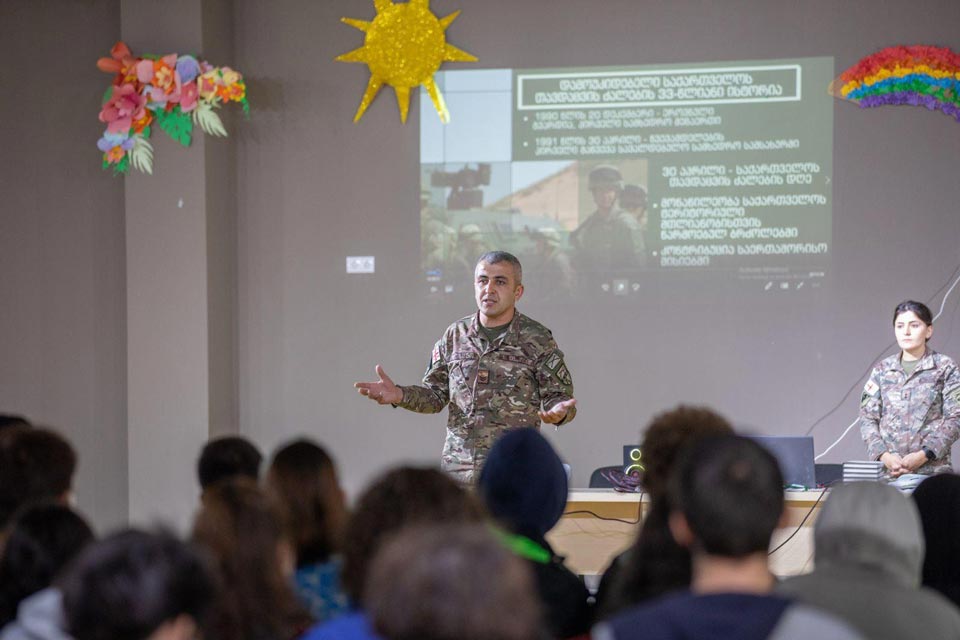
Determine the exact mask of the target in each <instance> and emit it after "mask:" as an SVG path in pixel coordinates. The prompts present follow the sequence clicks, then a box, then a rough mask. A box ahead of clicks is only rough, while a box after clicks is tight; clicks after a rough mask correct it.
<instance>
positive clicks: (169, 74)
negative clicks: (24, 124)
mask: <svg viewBox="0 0 960 640" xmlns="http://www.w3.org/2000/svg"><path fill="white" fill-rule="evenodd" d="M97 67H99V68H100V70H101V71H106V72H107V73H113V74H116V75H115V76H114V78H113V84H112V85H111V86H110V88H109V89H107V92H106V93H105V94H104V96H103V108H102V109H101V110H100V121H101V122H105V123H106V124H107V130H106V131H104V133H103V137H102V138H100V140H99V141H98V142H97V147H98V148H99V149H100V151H102V152H103V168H104V169H108V168H109V169H113V172H114V174H118V173H127V172H129V171H130V167H131V166H132V167H133V168H135V169H137V170H139V171H142V172H144V173H150V174H152V173H153V145H151V144H150V140H149V138H150V130H151V125H152V124H154V123H156V125H157V126H159V127H160V128H161V129H163V130H164V131H165V132H167V134H168V135H169V136H170V137H171V138H173V139H174V140H176V141H177V142H179V143H180V144H182V145H183V146H185V147H186V146H189V144H190V140H191V136H192V134H193V127H194V125H197V126H199V127H200V129H202V130H203V131H204V132H205V133H207V134H209V135H212V136H226V135H227V130H226V129H225V128H224V126H223V122H222V121H221V120H220V116H219V115H217V112H216V110H217V109H219V108H220V105H221V103H225V102H239V103H240V104H241V105H243V111H244V113H249V112H250V105H249V104H248V103H247V87H246V84H245V83H244V81H243V76H241V75H240V74H239V73H237V72H236V71H234V70H233V69H231V68H230V67H214V66H213V65H211V64H210V63H209V62H206V61H204V60H197V59H196V58H195V57H193V56H189V55H184V56H178V55H177V54H175V53H171V54H169V55H165V56H152V55H146V56H143V57H142V58H135V57H133V55H132V54H131V53H130V49H129V48H128V47H127V45H125V44H124V43H123V42H118V43H117V44H115V45H114V46H113V49H111V50H110V57H109V58H100V59H99V60H98V61H97Z"/></svg>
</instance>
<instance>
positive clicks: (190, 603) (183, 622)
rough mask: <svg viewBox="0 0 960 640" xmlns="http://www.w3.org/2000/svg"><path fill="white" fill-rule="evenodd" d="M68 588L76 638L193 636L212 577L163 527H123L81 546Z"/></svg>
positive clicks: (184, 639) (171, 639)
mask: <svg viewBox="0 0 960 640" xmlns="http://www.w3.org/2000/svg"><path fill="white" fill-rule="evenodd" d="M62 589H63V607H64V610H65V613H66V619H67V628H68V629H69V631H70V634H71V635H72V636H73V638H75V639H76V640H148V639H149V640H193V638H195V637H196V636H197V629H198V628H199V626H200V624H201V622H202V620H203V618H204V615H205V613H206V612H207V610H208V607H209V605H210V603H211V600H212V598H213V593H214V583H213V581H212V578H211V576H210V574H209V572H208V569H207V567H206V566H205V564H204V563H203V562H202V559H201V557H200V555H199V554H198V553H197V552H196V551H195V550H194V549H192V548H191V547H190V546H188V545H186V544H184V543H183V542H180V541H179V540H177V539H175V538H173V537H172V536H170V535H167V534H163V533H160V534H154V533H146V532H142V531H124V532H121V533H118V534H114V535H112V536H110V537H108V538H106V539H104V540H103V541H101V542H99V543H94V544H93V545H91V546H90V547H88V548H87V549H86V550H85V551H83V552H82V553H81V555H80V557H79V558H78V559H77V562H76V564H74V565H73V566H72V567H71V568H70V569H69V570H68V571H67V573H66V575H65V576H64V579H63V581H62Z"/></svg>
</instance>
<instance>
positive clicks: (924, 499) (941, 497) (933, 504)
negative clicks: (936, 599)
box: [913, 473, 960, 607]
mask: <svg viewBox="0 0 960 640" xmlns="http://www.w3.org/2000/svg"><path fill="white" fill-rule="evenodd" d="M913 501H914V503H915V504H916V505H917V510H918V511H919V512H920V522H921V523H922V524H923V538H924V541H925V542H926V553H925V554H924V556H923V579H922V583H923V586H925V587H930V588H931V589H935V590H937V591H939V592H940V593H942V594H943V595H944V596H946V597H947V598H949V599H950V601H951V602H953V604H955V605H957V607H960V476H958V475H955V474H953V473H938V474H936V475H934V476H932V477H930V478H927V479H926V480H924V481H923V482H921V483H920V486H918V487H917V488H916V490H915V491H914V492H913Z"/></svg>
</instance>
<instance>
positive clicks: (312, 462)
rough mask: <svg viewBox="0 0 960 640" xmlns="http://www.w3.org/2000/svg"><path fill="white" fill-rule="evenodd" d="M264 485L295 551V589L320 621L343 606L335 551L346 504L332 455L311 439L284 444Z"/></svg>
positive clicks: (274, 458)
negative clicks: (284, 522) (280, 516)
mask: <svg viewBox="0 0 960 640" xmlns="http://www.w3.org/2000/svg"><path fill="white" fill-rule="evenodd" d="M267 489H268V490H269V491H270V493H271V494H272V495H273V496H275V498H276V500H277V503H278V504H279V505H280V508H281V510H282V512H283V515H284V517H285V520H286V526H287V530H288V531H289V534H290V537H291V540H292V542H293V545H294V547H295V549H294V550H295V552H296V556H297V572H296V575H295V578H296V587H297V593H298V594H299V595H300V598H301V599H302V600H303V601H304V604H306V605H307V608H308V609H309V610H310V614H311V615H312V616H313V618H314V619H315V620H316V621H317V622H323V621H324V620H329V619H330V618H332V617H334V616H336V615H338V614H340V613H342V612H344V611H346V610H347V607H348V604H349V602H348V600H347V596H346V594H345V593H344V592H343V590H342V589H341V587H340V566H341V561H340V556H339V552H340V547H341V545H342V542H343V527H344V525H345V524H346V518H347V508H346V505H345V503H344V497H343V490H342V489H341V488H340V482H339V481H338V480H337V469H336V467H335V465H334V463H333V459H332V458H331V457H330V455H329V454H327V452H326V451H325V450H324V449H323V447H320V446H319V445H317V444H316V443H314V442H311V441H310V440H306V439H301V440H295V441H293V442H291V443H289V444H286V445H284V446H283V447H281V448H280V449H278V450H277V452H276V453H275V454H273V460H271V462H270V468H269V470H268V471H267Z"/></svg>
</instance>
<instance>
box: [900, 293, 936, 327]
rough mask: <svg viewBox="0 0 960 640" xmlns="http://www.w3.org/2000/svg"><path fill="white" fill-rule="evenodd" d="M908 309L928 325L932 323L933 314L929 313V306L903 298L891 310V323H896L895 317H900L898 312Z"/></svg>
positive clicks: (905, 311)
mask: <svg viewBox="0 0 960 640" xmlns="http://www.w3.org/2000/svg"><path fill="white" fill-rule="evenodd" d="M908 311H913V312H914V313H915V314H917V317H918V318H920V320H921V321H923V324H925V325H927V326H928V327H929V326H930V325H932V324H933V314H932V313H930V307H928V306H927V305H925V304H923V303H922V302H917V301H916V300H904V301H903V302H901V303H900V304H898V305H897V308H896V309H894V310H893V324H897V318H899V317H900V314H902V313H907V312H908Z"/></svg>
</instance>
